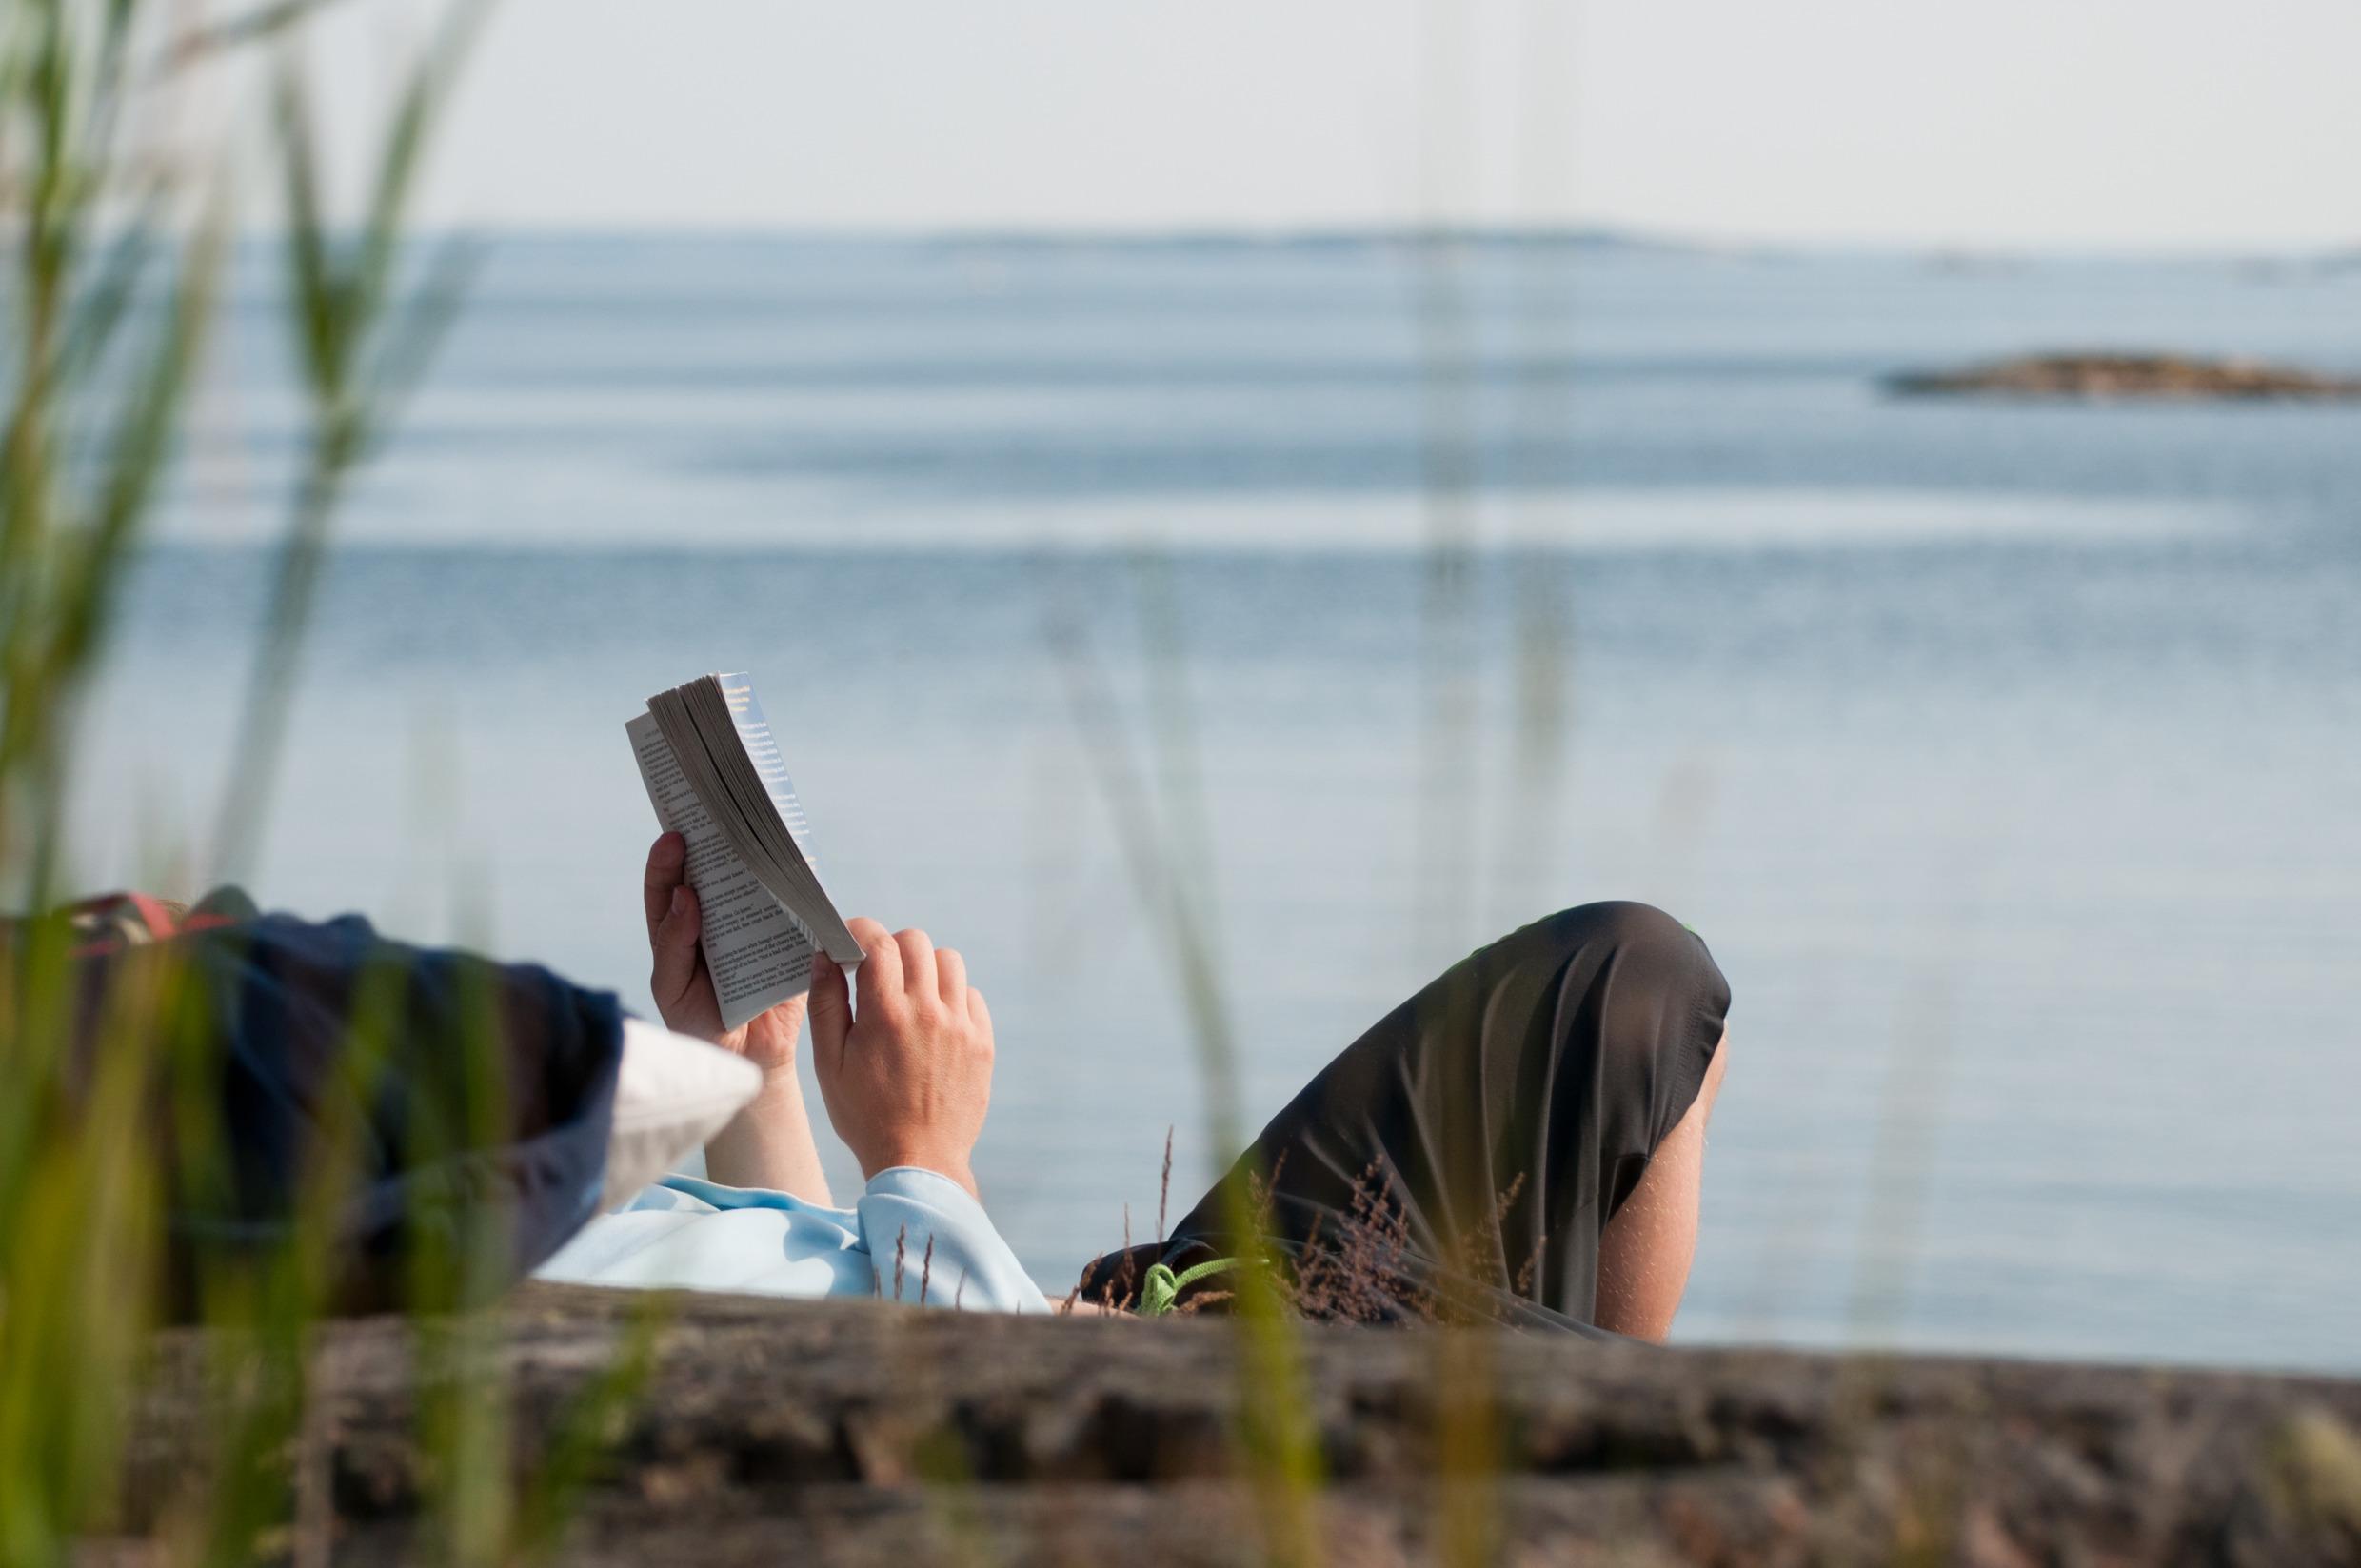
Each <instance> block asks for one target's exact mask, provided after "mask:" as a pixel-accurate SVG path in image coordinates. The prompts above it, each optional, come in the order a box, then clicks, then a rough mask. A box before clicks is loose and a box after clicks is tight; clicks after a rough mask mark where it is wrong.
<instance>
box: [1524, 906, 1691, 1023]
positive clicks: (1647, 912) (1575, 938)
mask: <svg viewBox="0 0 2361 1568" xmlns="http://www.w3.org/2000/svg"><path fill="white" fill-rule="evenodd" d="M1532 929H1534V930H1536V931H1538V932H1539V933H1541V934H1542V936H1543V940H1544V942H1545V943H1546V945H1547V947H1548V949H1549V951H1550V954H1551V957H1552V959H1553V960H1554V961H1555V962H1557V963H1569V962H1575V961H1580V962H1582V963H1583V964H1584V966H1585V967H1586V968H1590V969H1593V970H1595V971H1597V972H1603V973H1612V974H1613V975H1614V976H1615V977H1616V979H1617V988H1618V989H1619V990H1621V991H1622V992H1623V993H1624V999H1625V1000H1626V1001H1632V1000H1637V998H1635V997H1633V995H1632V993H1634V992H1635V991H1637V992H1639V993H1644V994H1646V995H1648V996H1651V997H1653V998H1654V999H1655V1001H1656V1002H1657V1003H1658V1004H1665V1003H1669V1004H1671V1005H1672V1006H1673V1007H1676V1008H1678V1009H1680V1010H1682V1011H1685V1012H1688V1013H1690V1014H1692V1015H1694V1016H1696V1017H1697V1018H1698V1019H1700V1020H1703V1019H1708V1018H1710V1019H1711V1020H1712V1021H1713V1022H1714V1032H1715V1034H1716V1037H1717V1036H1718V1034H1719V1031H1720V1023H1721V1021H1722V1020H1723V1019H1724V1017H1725V1016H1726V1015H1727V1014H1728V1012H1729V1007H1730V982H1729V981H1728V980H1727V979H1725V978H1724V977H1723V975H1722V972H1721V967H1720V965H1718V964H1717V963H1715V962H1714V955H1713V953H1712V952H1711V951H1710V950H1709V949H1708V948H1707V947H1706V945H1705V940H1704V939H1703V938H1702V937H1700V936H1698V935H1697V934H1696V932H1695V931H1693V930H1691V929H1690V928H1689V927H1688V926H1686V925H1684V924H1682V923H1680V922H1679V921H1677V920H1676V919H1674V918H1673V917H1672V916H1671V915H1668V914H1666V913H1665V912H1664V911H1663V910H1661V909H1658V908H1657V907H1656V905H1654V904H1651V903H1634V902H1632V901H1630V900H1624V899H1613V900H1608V901H1606V902H1604V903H1585V904H1578V905H1577V906H1576V907H1574V908H1572V909H1563V910H1560V911H1558V912H1557V914H1555V915H1551V916H1549V917H1548V918H1546V919H1544V920H1541V921H1538V922H1537V923H1535V925H1534V927H1532ZM1707 1043H1708V1045H1709V1047H1710V1045H1711V1043H1712V1042H1707Z"/></svg>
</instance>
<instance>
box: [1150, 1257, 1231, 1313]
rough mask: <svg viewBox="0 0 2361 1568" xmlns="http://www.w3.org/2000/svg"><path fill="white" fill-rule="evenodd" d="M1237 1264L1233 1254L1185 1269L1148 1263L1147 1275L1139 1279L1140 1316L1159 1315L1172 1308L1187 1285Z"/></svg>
mask: <svg viewBox="0 0 2361 1568" xmlns="http://www.w3.org/2000/svg"><path fill="white" fill-rule="evenodd" d="M1237 1266H1238V1260H1237V1259H1235V1258H1217V1259H1215V1260H1213V1261H1212V1262H1210V1263H1200V1264H1198V1265H1197V1266H1196V1267H1195V1268H1193V1269H1190V1270H1188V1271H1187V1272H1185V1273H1181V1274H1175V1273H1173V1271H1172V1270H1171V1269H1169V1268H1167V1267H1165V1266H1164V1265H1163V1264H1161V1263H1150V1264H1149V1265H1148V1273H1147V1278H1146V1279H1144V1280H1141V1281H1140V1316H1141V1317H1142V1318H1161V1317H1162V1316H1163V1315H1164V1314H1165V1313H1167V1312H1170V1311H1171V1310H1172V1309H1173V1306H1174V1305H1175V1303H1177V1302H1178V1301H1179V1300H1181V1292H1182V1291H1184V1290H1186V1289H1187V1288H1188V1287H1189V1286H1191V1285H1193V1284H1195V1283H1197V1281H1198V1280H1202V1279H1205V1278H1206V1277H1208V1276H1209V1275H1215V1274H1220V1273H1222V1272H1223V1271H1224V1270H1227V1269H1234V1268H1236V1267H1237Z"/></svg>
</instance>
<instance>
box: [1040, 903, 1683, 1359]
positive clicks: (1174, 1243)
mask: <svg viewBox="0 0 2361 1568" xmlns="http://www.w3.org/2000/svg"><path fill="white" fill-rule="evenodd" d="M1729 1007H1730V987H1729V982H1726V981H1725V980H1723V979H1722V975H1721V971H1720V969H1719V968H1717V967H1716V965H1715V963H1714V959H1713V955H1712V954H1710V953H1709V952H1707V951H1706V948H1705V943H1703V942H1701V941H1700V940H1698V938H1697V937H1696V934H1695V933H1693V932H1691V931H1689V930H1688V929H1687V928H1686V927H1684V926H1682V925H1681V924H1680V923H1678V922H1677V921H1675V920H1674V919H1673V918H1672V917H1670V916H1669V915H1666V914H1664V913H1663V912H1662V911H1660V910H1657V909H1652V908H1650V907H1649V906H1648V905H1646V904H1641V903H1592V904H1585V905H1583V906H1582V907H1580V908H1578V909H1569V910H1566V911H1564V912H1563V913H1561V914H1557V915H1552V916H1550V917H1549V918H1548V919H1546V920H1540V921H1536V922H1535V923H1533V924H1531V925H1528V926H1526V927H1524V929H1522V930H1520V931H1517V932H1514V933H1512V934H1510V935H1509V936H1506V937H1503V938H1501V939H1500V940H1499V941H1498V942H1496V943H1492V945H1490V946H1488V947H1484V948H1481V949H1478V951H1477V952H1475V953H1472V954H1470V955H1469V956H1468V957H1467V958H1466V959H1464V960H1462V961H1461V962H1459V963H1456V964H1454V965H1452V967H1451V968H1449V969H1447V970H1445V971H1444V972H1443V974H1442V975H1441V976H1440V977H1439V978H1438V979H1437V980H1436V981H1435V982H1433V983H1432V984H1430V985H1428V986H1427V987H1426V988H1425V989H1424V990H1422V991H1420V992H1419V994H1418V995H1417V996H1415V997H1412V998H1411V999H1410V1000H1409V1001H1408V1002H1403V1003H1402V1004H1401V1005H1400V1006H1399V1007H1397V1008H1395V1009H1394V1011H1393V1012H1391V1013H1389V1014H1387V1015H1386V1017H1385V1018H1383V1019H1382V1020H1380V1021H1379V1022H1378V1024H1377V1025H1376V1026H1375V1027H1374V1028H1372V1029H1370V1030H1369V1032H1368V1033H1366V1034H1364V1035H1362V1036H1361V1037H1360V1039H1359V1040H1357V1041H1355V1042H1353V1043H1352V1044H1351V1045H1349V1046H1347V1047H1346V1048H1345V1050H1344V1052H1343V1054H1341V1055H1340V1056H1339V1057H1338V1058H1337V1059H1336V1060H1335V1061H1333V1062H1330V1063H1328V1065H1327V1066H1326V1067H1324V1068H1322V1069H1321V1070H1320V1072H1319V1076H1318V1077H1316V1078H1314V1079H1313V1080H1312V1082H1310V1083H1308V1084H1306V1085H1305V1086H1304V1088H1303V1091H1302V1092H1301V1093H1300V1094H1299V1095H1297V1096H1296V1098H1295V1099H1294V1100H1293V1101H1292V1102H1290V1103H1289V1104H1288V1105H1287V1107H1286V1108H1285V1109H1284V1110H1282V1111H1280V1113H1279V1115H1278V1116H1277V1117H1275V1118H1273V1119H1272V1121H1271V1123H1270V1125H1269V1126H1267V1127H1265V1128H1263V1129H1262V1134H1261V1136H1260V1138H1257V1139H1256V1140H1255V1141H1254V1143H1253V1145H1252V1146H1251V1147H1249V1148H1248V1149H1247V1150H1246V1152H1245V1153H1244V1154H1243V1155H1241V1156H1240V1158H1239V1161H1238V1163H1237V1165H1236V1166H1235V1167H1233V1169H1232V1171H1231V1172H1230V1175H1229V1176H1228V1177H1226V1178H1224V1181H1236V1182H1241V1183H1248V1184H1249V1186H1250V1187H1251V1188H1252V1189H1253V1191H1254V1193H1255V1197H1254V1198H1253V1199H1251V1200H1250V1202H1251V1203H1252V1205H1253V1211H1254V1212H1255V1214H1256V1215H1257V1216H1258V1220H1257V1223H1258V1225H1259V1227H1260V1228H1262V1229H1264V1230H1266V1231H1267V1232H1268V1233H1269V1235H1270V1237H1271V1239H1272V1240H1273V1241H1275V1242H1276V1243H1277V1244H1278V1247H1279V1249H1280V1252H1281V1253H1282V1254H1284V1255H1285V1256H1286V1257H1287V1258H1288V1259H1289V1260H1290V1261H1291V1273H1292V1275H1293V1277H1294V1280H1295V1282H1296V1286H1297V1305H1298V1306H1299V1307H1300V1309H1301V1310H1303V1311H1305V1312H1307V1313H1309V1314H1311V1315H1313V1316H1318V1317H1341V1318H1355V1319H1361V1320H1373V1321H1399V1320H1405V1319H1415V1318H1419V1317H1427V1316H1435V1315H1448V1314H1451V1313H1455V1312H1459V1311H1464V1310H1474V1311H1477V1312H1479V1313H1482V1314H1485V1315H1488V1316H1492V1317H1495V1318H1499V1319H1503V1320H1510V1321H1515V1322H1521V1323H1528V1324H1546V1325H1549V1326H1554V1327H1560V1328H1573V1329H1577V1330H1585V1331H1588V1332H1593V1333H1596V1332H1597V1330H1596V1329H1592V1328H1591V1327H1590V1324H1591V1321H1592V1319H1593V1317H1594V1315H1595V1311H1596V1306H1597V1292H1598V1241H1599V1236H1600V1234H1601V1233H1602V1232H1603V1231H1604V1230H1605V1229H1606V1225H1607V1221H1609V1220H1611V1219H1613V1218H1614V1216H1615V1213H1616V1210H1617V1208H1619V1207H1621V1205H1622V1203H1623V1201H1624V1200H1625V1199H1627V1198H1629V1197H1630V1196H1631V1194H1632V1190H1633V1188H1635V1187H1637V1185H1638V1184H1639V1179H1640V1176H1641V1175H1642V1174H1643V1173H1644V1172H1645V1171H1646V1170H1647V1168H1648V1161H1649V1158H1650V1157H1651V1156H1652V1155H1653V1154H1654V1153H1655V1152H1656V1149H1657V1145H1658V1144H1660V1143H1661V1142H1662V1141H1664V1139H1665V1137H1666V1135H1668V1134H1669V1133H1670V1132H1671V1131H1672V1130H1673V1128H1674V1126H1675V1125H1676V1124H1677V1123H1678V1121H1680V1119H1681V1117H1682V1116H1683V1115H1684V1114H1685V1113H1686V1112H1687V1111H1688V1109H1689V1107H1690V1105H1691V1104H1692V1103H1694V1102H1696V1097H1697V1091H1698V1089H1699V1087H1700V1086H1701V1085H1702V1084H1703V1083H1704V1082H1705V1073H1706V1068H1707V1067H1708V1065H1709V1064H1710V1063H1711V1062H1712V1061H1713V1056H1714V1051H1715V1048H1716V1045H1717V1044H1718V1043H1719V1042H1720V1040H1721V1036H1722V1022H1723V1019H1724V1018H1725V1017H1726V1015H1727V1014H1728V1012H1729ZM1226 1212H1232V1211H1231V1210H1230V1207H1229V1204H1228V1203H1227V1202H1226V1201H1225V1200H1224V1197H1223V1187H1222V1185H1221V1184H1219V1183H1217V1185H1216V1186H1215V1187H1214V1189H1213V1190H1212V1191H1210V1192H1208V1193H1207V1194H1206V1195H1205V1197H1204V1198H1203V1199H1202V1200H1200V1201H1199V1203H1198V1205H1197V1206H1196V1207H1195V1208H1194V1209H1192V1210H1190V1211H1189V1213H1188V1215H1187V1216H1186V1217H1185V1218H1183V1219H1182V1220H1181V1222H1180V1223H1179V1224H1178V1225H1176V1226H1175V1227H1174V1228H1173V1232H1172V1235H1171V1237H1170V1238H1169V1239H1168V1240H1166V1241H1163V1242H1161V1243H1155V1244H1150V1245H1147V1246H1138V1247H1133V1248H1131V1249H1130V1250H1129V1251H1128V1252H1119V1253H1111V1254H1109V1255H1107V1256H1106V1257H1103V1258H1101V1259H1099V1260H1096V1261H1094V1262H1093V1263H1092V1264H1091V1265H1090V1266H1089V1268H1087V1269H1086V1270H1084V1271H1083V1275H1082V1281H1081V1294H1082V1297H1083V1299H1085V1300H1094V1301H1095V1300H1113V1301H1115V1302H1117V1303H1119V1304H1124V1303H1127V1302H1128V1301H1129V1300H1132V1299H1134V1298H1136V1296H1137V1294H1138V1292H1139V1288H1140V1284H1141V1280H1142V1279H1143V1278H1144V1276H1145V1273H1146V1270H1147V1268H1148V1266H1149V1265H1150V1264H1153V1263H1157V1262H1161V1263H1163V1264H1165V1265H1166V1266H1167V1267H1169V1268H1171V1269H1172V1270H1174V1271H1175V1272H1176V1273H1178V1272H1180V1271H1184V1270H1186V1269H1187V1268H1189V1267H1191V1266H1192V1265H1194V1264H1198V1263H1201V1262H1206V1261H1209V1260H1214V1259H1217V1258H1222V1257H1226V1256H1230V1255H1232V1254H1233V1253H1235V1252H1236V1251H1237V1250H1238V1249H1237V1247H1236V1245H1235V1242H1234V1241H1233V1240H1232V1239H1231V1230H1230V1227H1229V1225H1228V1224H1227V1223H1226V1222H1225V1219H1224V1216H1225V1213H1226ZM1225 1283H1226V1281H1225V1280H1223V1279H1222V1278H1220V1277H1219V1276H1215V1277H1212V1278H1208V1279H1204V1280H1200V1281H1198V1282H1196V1283H1195V1284H1193V1285H1192V1286H1190V1287H1189V1288H1188V1289H1187V1290H1185V1291H1184V1292H1183V1293H1182V1296H1181V1300H1182V1301H1183V1302H1187V1301H1188V1300H1190V1299H1191V1298H1193V1297H1194V1298H1196V1299H1197V1300H1200V1301H1205V1300H1209V1299H1218V1295H1219V1293H1220V1291H1221V1290H1222V1288H1223V1287H1224V1285H1225Z"/></svg>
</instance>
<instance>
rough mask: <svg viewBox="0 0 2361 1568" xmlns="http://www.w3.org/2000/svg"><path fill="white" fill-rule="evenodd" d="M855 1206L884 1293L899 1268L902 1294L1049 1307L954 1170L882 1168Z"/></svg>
mask: <svg viewBox="0 0 2361 1568" xmlns="http://www.w3.org/2000/svg"><path fill="white" fill-rule="evenodd" d="M857 1210H858V1213H859V1214H860V1216H861V1234H862V1238H863V1241H864V1242H865V1243H866V1244H867V1248H868V1253H869V1260H870V1263H871V1265H872V1266H873V1267H875V1268H876V1270H877V1274H878V1285H879V1290H880V1293H881V1294H883V1295H884V1296H885V1297H887V1298H888V1299H891V1298H892V1297H893V1296H894V1295H895V1276H896V1273H897V1268H898V1270H899V1273H900V1276H901V1293H900V1294H901V1299H902V1300H904V1301H917V1302H920V1303H921V1304H923V1305H926V1306H943V1307H958V1308H960V1309H962V1310H964V1311H968V1312H1047V1311H1048V1310H1049V1302H1048V1301H1047V1300H1045V1299H1043V1297H1042V1288H1041V1286H1039V1285H1037V1284H1035V1283H1034V1282H1033V1280H1032V1279H1031V1278H1030V1277H1029V1276H1028V1275H1026V1273H1025V1272H1024V1265H1023V1264H1022V1263H1020V1262H1018V1261H1017V1255H1016V1254H1015V1253H1014V1252H1011V1251H1010V1250H1009V1249H1008V1243H1007V1242H1006V1241H1002V1240H1001V1233H1000V1232H999V1231H997V1230H995V1229H993V1228H992V1221H991V1220H990V1219H988V1218H987V1217H986V1216H985V1214H984V1212H983V1205H982V1203H979V1202H977V1201H975V1200H974V1199H973V1198H971V1197H969V1196H968V1195H967V1189H966V1188H964V1187H962V1186H961V1185H960V1184H959V1183H958V1182H956V1181H952V1180H951V1179H950V1178H949V1177H946V1176H941V1175H938V1174H937V1173H935V1172H933V1171H930V1170H925V1169H922V1168H921V1167H919V1166H917V1165H896V1166H893V1167H892V1168H890V1169H887V1170H882V1171H880V1172H878V1173H877V1174H876V1175H875V1176H873V1177H871V1178H870V1179H869V1186H868V1190H867V1191H866V1192H864V1193H863V1194H862V1195H861V1201H860V1203H859V1204H858V1206H857ZM930 1246H931V1248H932V1250H933V1255H932V1257H931V1258H930V1257H929V1256H928V1249H929V1247H930Z"/></svg>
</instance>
